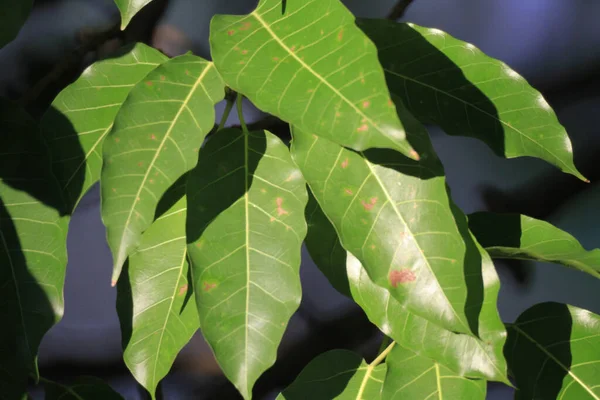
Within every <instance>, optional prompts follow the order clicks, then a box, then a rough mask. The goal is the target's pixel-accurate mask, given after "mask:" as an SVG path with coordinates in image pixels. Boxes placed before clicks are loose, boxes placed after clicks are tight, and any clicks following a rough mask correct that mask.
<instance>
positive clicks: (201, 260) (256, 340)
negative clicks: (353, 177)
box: [187, 129, 307, 398]
mask: <svg viewBox="0 0 600 400" xmlns="http://www.w3.org/2000/svg"><path fill="white" fill-rule="evenodd" d="M305 185H306V182H305V181H304V179H303V178H302V175H301V173H300V171H299V170H298V168H297V167H296V166H295V165H294V163H293V162H292V160H291V157H290V154H289V151H288V148H287V147H286V146H285V145H284V144H283V143H282V142H281V140H280V139H279V138H277V137H276V136H274V135H273V134H271V133H269V132H266V131H260V132H252V133H250V134H248V135H244V134H242V133H241V132H239V131H237V130H235V129H227V130H222V131H220V132H219V133H218V134H217V135H215V136H214V137H213V138H212V139H211V140H210V141H209V142H208V143H207V144H206V145H205V146H204V147H203V148H202V150H201V151H200V158H199V162H198V166H197V167H196V168H195V169H194V170H193V171H192V173H191V175H190V177H189V180H188V208H189V214H188V222H187V240H188V252H189V254H190V258H191V263H192V270H193V276H194V279H195V285H194V287H195V288H196V291H195V293H196V303H197V305H198V314H199V316H200V324H201V326H202V333H203V334H204V337H205V338H206V340H207V341H208V343H209V345H210V346H211V348H212V349H213V351H214V353H215V356H216V358H217V361H218V362H219V365H220V366H221V368H222V369H223V372H224V373H225V375H226V376H227V377H228V378H229V380H230V381H231V382H233V384H234V385H235V386H236V387H237V388H238V390H239V391H240V393H241V394H242V395H243V396H244V397H245V398H250V396H251V393H252V386H253V385H254V382H255V381H256V379H258V377H259V376H260V375H261V374H262V373H263V372H264V371H265V370H266V369H267V368H269V367H270V366H271V365H273V363H274V362H275V358H276V353H277V347H278V345H279V342H280V340H281V337H282V335H283V332H284V330H285V327H286V325H287V323H288V320H289V319H290V317H291V316H292V314H293V313H294V311H296V309H297V308H298V305H299V303H300V296H301V288H300V278H299V267H300V249H301V245H302V241H303V239H304V236H305V235H306V223H305V220H304V208H305V206H306V201H307V196H306V186H305Z"/></svg>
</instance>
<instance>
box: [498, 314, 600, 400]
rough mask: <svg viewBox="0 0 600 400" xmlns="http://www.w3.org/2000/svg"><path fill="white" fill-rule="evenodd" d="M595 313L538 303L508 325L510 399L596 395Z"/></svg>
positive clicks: (599, 393) (598, 350)
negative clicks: (512, 393)
mask: <svg viewBox="0 0 600 400" xmlns="http://www.w3.org/2000/svg"><path fill="white" fill-rule="evenodd" d="M598 338H600V316H598V315H596V314H594V313H592V312H590V311H587V310H583V309H581V308H577V307H574V306H570V305H566V304H560V303H542V304H537V305H535V306H533V307H531V308H530V309H528V310H527V311H525V312H524V313H523V314H521V315H520V316H519V318H517V321H516V322H515V323H514V324H509V325H508V340H507V342H506V350H505V353H506V359H507V360H508V366H509V369H510V371H511V374H512V375H513V376H514V378H515V384H516V386H517V388H518V390H517V392H516V396H515V399H518V400H520V399H532V398H535V399H564V400H572V399H577V400H579V399H592V400H598V399H600V385H599V383H600V381H599V377H600V340H598Z"/></svg>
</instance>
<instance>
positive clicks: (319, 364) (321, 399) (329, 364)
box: [277, 350, 386, 400]
mask: <svg viewBox="0 0 600 400" xmlns="http://www.w3.org/2000/svg"><path fill="white" fill-rule="evenodd" d="M385 372H386V365H385V364H379V365H377V366H374V367H369V365H368V364H367V363H366V362H365V360H363V359H362V357H361V356H359V355H358V354H356V353H353V352H351V351H349V350H331V351H328V352H326V353H323V354H321V355H319V356H318V357H316V358H315V359H314V360H312V361H311V362H310V363H309V364H308V365H307V366H306V367H304V369H303V370H302V372H300V375H298V377H297V378H296V380H295V381H294V382H293V383H292V384H291V385H290V386H289V387H288V388H287V389H285V390H284V391H283V392H282V393H281V394H280V395H279V396H278V397H277V400H304V399H312V400H331V399H339V400H350V399H352V400H360V399H369V400H377V399H381V398H382V397H381V388H382V386H383V379H384V378H385Z"/></svg>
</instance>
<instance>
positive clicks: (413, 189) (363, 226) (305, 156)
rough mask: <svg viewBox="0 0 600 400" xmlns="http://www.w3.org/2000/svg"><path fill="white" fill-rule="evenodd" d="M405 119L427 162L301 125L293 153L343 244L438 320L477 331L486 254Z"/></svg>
mask: <svg viewBox="0 0 600 400" xmlns="http://www.w3.org/2000/svg"><path fill="white" fill-rule="evenodd" d="M399 110H402V108H399ZM400 112H401V113H402V111H400ZM401 118H402V120H403V121H405V123H409V124H410V125H411V126H414V129H412V128H411V129H410V131H409V133H410V136H409V140H411V143H412V144H413V146H415V148H416V149H417V151H419V154H421V155H422V158H421V161H419V162H416V161H413V160H410V159H409V158H407V157H404V156H402V155H401V154H399V153H397V152H393V151H389V150H383V149H373V150H370V151H368V152H365V153H362V154H359V153H355V152H353V151H351V150H348V149H345V148H343V147H341V146H339V145H337V144H335V143H333V142H331V141H328V140H326V139H323V138H319V137H317V136H314V135H310V134H308V133H306V132H303V131H301V130H300V129H298V128H296V127H294V129H293V138H294V141H293V146H292V155H293V157H294V159H295V161H296V163H297V164H298V165H299V166H300V169H301V170H302V173H303V175H304V177H305V179H306V180H307V181H308V184H309V186H310V188H311V191H312V193H313V194H314V195H315V198H316V199H317V201H318V202H319V205H320V206H321V208H322V210H323V211H324V212H325V214H326V215H327V217H328V218H329V220H331V222H332V223H333V225H334V226H335V229H336V231H337V233H338V236H339V238H340V242H341V243H342V246H343V247H344V248H345V249H346V250H348V251H349V252H351V253H352V254H354V255H355V256H356V257H357V258H358V259H359V260H360V261H361V263H362V265H363V266H364V267H365V269H366V270H367V272H368V274H369V276H370V277H371V279H372V280H373V282H375V283H376V284H377V285H379V286H381V287H384V288H386V289H388V290H389V291H390V293H391V294H392V296H394V297H395V298H396V299H397V300H398V301H399V302H400V304H401V305H402V306H403V307H407V308H408V309H409V310H410V311H411V312H414V313H415V314H417V315H419V316H422V317H423V318H426V319H427V320H429V321H430V322H432V323H434V324H437V325H440V326H442V327H444V328H445V329H448V330H452V331H454V332H461V333H472V334H477V331H478V326H477V325H478V316H479V311H480V309H481V302H482V299H483V281H482V277H481V258H480V255H479V251H478V250H477V247H476V246H475V244H474V242H473V241H472V240H470V237H469V236H468V235H465V234H462V235H461V232H464V231H466V230H467V227H466V225H467V222H466V218H465V217H464V215H462V213H460V211H459V210H458V209H457V208H456V207H455V206H454V205H453V204H452V203H451V200H450V198H449V196H448V192H447V187H446V182H445V177H444V171H443V167H442V165H441V163H440V162H439V160H438V159H437V157H436V156H435V153H434V152H433V149H432V148H431V144H430V142H429V139H428V137H427V133H426V131H425V130H424V128H423V127H422V126H420V129H418V130H417V129H416V128H417V127H419V125H418V123H417V124H415V123H414V122H415V121H414V120H413V119H411V116H410V115H409V114H401Z"/></svg>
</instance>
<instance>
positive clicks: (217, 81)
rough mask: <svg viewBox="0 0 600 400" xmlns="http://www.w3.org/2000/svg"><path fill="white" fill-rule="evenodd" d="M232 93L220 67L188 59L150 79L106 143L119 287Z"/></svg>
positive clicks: (107, 202)
mask: <svg viewBox="0 0 600 400" xmlns="http://www.w3.org/2000/svg"><path fill="white" fill-rule="evenodd" d="M224 93H225V91H224V86H223V81H222V80H221V77H220V76H219V74H218V73H217V71H216V70H215V68H214V66H213V64H212V63H210V62H207V61H205V60H203V59H201V58H199V57H196V56H193V55H191V54H187V55H184V56H180V57H177V58H173V59H171V60H169V61H168V62H166V63H164V64H162V65H161V66H160V67H158V68H157V69H155V70H153V71H152V72H151V73H150V74H148V76H146V77H145V78H144V80H143V81H142V82H140V83H138V84H137V85H136V86H135V87H134V88H133V90H132V91H131V93H130V94H129V97H128V98H127V100H126V101H125V103H124V104H123V106H122V107H121V110H120V111H119V113H118V115H117V117H116V119H115V122H114V127H113V129H112V131H111V133H110V134H109V136H108V137H107V140H106V141H105V144H104V157H103V158H104V166H103V169H102V186H101V188H102V218H103V220H104V224H105V225H106V229H107V238H108V244H109V246H110V248H111V250H112V253H113V260H114V270H113V284H114V282H115V281H116V279H117V278H118V276H119V273H120V272H121V268H122V266H123V263H124V262H125V259H126V258H127V256H129V255H130V254H131V253H132V252H133V251H134V250H135V249H136V248H137V246H138V245H139V241H140V237H141V234H142V233H143V232H144V231H145V230H146V229H147V228H148V227H149V226H150V224H151V223H152V218H153V216H154V212H155V209H156V205H157V203H158V201H159V200H160V198H161V197H162V195H163V194H164V193H165V191H166V190H167V189H168V188H169V187H170V186H171V185H172V184H173V183H175V181H176V180H177V179H179V178H180V177H181V176H182V175H183V174H184V173H186V172H187V171H188V170H190V169H192V168H193V167H194V166H195V165H196V163H197V159H198V149H199V148H200V145H201V144H202V141H203V140H204V137H205V136H206V134H207V133H208V131H209V130H210V129H212V127H213V125H214V118H215V113H214V104H215V103H217V102H219V101H220V100H222V99H223V97H224Z"/></svg>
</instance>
